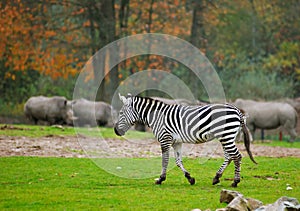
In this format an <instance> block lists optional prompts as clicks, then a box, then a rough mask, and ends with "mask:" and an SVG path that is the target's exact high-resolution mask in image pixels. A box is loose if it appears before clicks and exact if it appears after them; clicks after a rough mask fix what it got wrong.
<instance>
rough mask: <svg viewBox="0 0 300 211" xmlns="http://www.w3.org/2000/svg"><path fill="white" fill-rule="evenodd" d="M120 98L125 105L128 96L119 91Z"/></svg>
mask: <svg viewBox="0 0 300 211" xmlns="http://www.w3.org/2000/svg"><path fill="white" fill-rule="evenodd" d="M119 98H120V100H121V101H122V103H123V104H124V105H125V104H127V99H126V97H124V96H122V95H121V94H120V93H119Z"/></svg>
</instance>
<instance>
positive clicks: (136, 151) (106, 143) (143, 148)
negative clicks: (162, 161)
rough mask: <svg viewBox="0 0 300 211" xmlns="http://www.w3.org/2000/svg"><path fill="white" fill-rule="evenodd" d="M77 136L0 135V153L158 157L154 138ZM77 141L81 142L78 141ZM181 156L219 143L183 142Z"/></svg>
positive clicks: (275, 150)
mask: <svg viewBox="0 0 300 211" xmlns="http://www.w3.org/2000/svg"><path fill="white" fill-rule="evenodd" d="M79 138H80V139H78V137H77V136H48V137H41V138H29V137H11V136H0V156H2V157H3V156H42V157H90V156H91V153H88V154H89V155H87V154H86V151H89V149H94V151H95V152H96V154H95V155H97V156H99V155H100V156H101V157H153V156H160V155H161V151H160V146H159V144H158V143H157V142H156V141H155V140H143V141H140V140H135V141H126V140H119V139H105V140H98V139H97V138H89V137H84V136H82V137H79ZM79 140H80V141H79ZM237 145H238V148H239V149H240V151H241V153H242V154H243V155H244V156H248V155H247V153H246V150H245V147H244V146H243V144H237ZM183 151H184V156H188V157H205V156H206V157H223V151H222V148H221V146H220V144H219V143H217V142H216V143H214V142H209V143H206V144H199V145H184V147H183ZM251 151H252V153H253V155H254V157H255V156H267V157H299V158H300V149H296V148H283V147H270V146H261V145H252V146H251Z"/></svg>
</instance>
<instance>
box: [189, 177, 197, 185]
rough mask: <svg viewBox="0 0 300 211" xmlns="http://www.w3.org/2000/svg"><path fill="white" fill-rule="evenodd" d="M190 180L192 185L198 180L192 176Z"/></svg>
mask: <svg viewBox="0 0 300 211" xmlns="http://www.w3.org/2000/svg"><path fill="white" fill-rule="evenodd" d="M189 182H190V184H191V185H194V184H195V182H196V180H195V178H194V177H191V178H190V179H189Z"/></svg>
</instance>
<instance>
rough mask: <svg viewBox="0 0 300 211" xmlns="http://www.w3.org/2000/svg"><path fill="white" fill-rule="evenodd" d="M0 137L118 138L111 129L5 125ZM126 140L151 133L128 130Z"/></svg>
mask: <svg viewBox="0 0 300 211" xmlns="http://www.w3.org/2000/svg"><path fill="white" fill-rule="evenodd" d="M0 135H6V136H26V137H42V136H75V135H85V136H91V137H93V136H94V137H98V136H99V135H101V136H102V137H103V138H119V137H118V136H117V135H115V132H114V130H113V128H106V127H96V128H74V127H61V126H38V125H5V124H0ZM126 137H127V138H136V139H139V138H153V137H154V136H153V134H152V133H144V132H139V131H134V130H130V131H128V133H127V134H126Z"/></svg>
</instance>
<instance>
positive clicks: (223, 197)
mask: <svg viewBox="0 0 300 211" xmlns="http://www.w3.org/2000/svg"><path fill="white" fill-rule="evenodd" d="M237 196H243V195H242V194H241V193H239V192H237V191H232V190H226V189H223V190H222V191H221V194H220V203H223V202H225V203H227V204H228V203H230V202H231V201H232V200H233V199H234V198H235V197H237Z"/></svg>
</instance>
